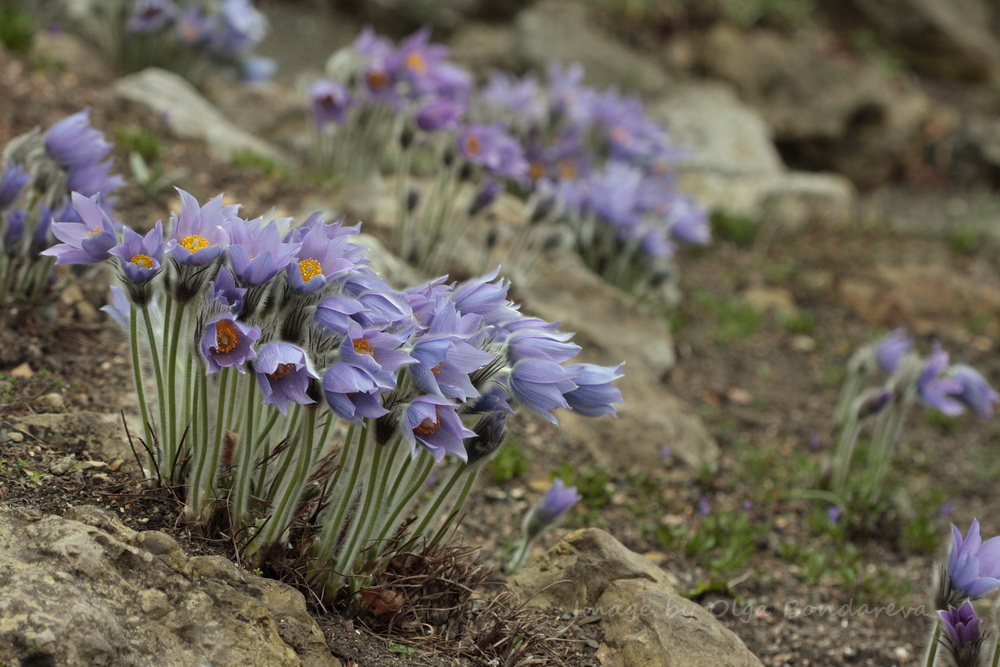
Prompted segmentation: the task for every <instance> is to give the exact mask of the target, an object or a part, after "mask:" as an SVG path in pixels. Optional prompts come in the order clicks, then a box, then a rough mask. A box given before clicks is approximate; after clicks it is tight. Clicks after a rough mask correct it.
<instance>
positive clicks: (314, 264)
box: [299, 259, 323, 283]
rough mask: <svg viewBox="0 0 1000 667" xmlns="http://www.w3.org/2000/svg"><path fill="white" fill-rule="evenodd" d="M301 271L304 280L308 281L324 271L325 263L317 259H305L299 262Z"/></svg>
mask: <svg viewBox="0 0 1000 667" xmlns="http://www.w3.org/2000/svg"><path fill="white" fill-rule="evenodd" d="M299 273H301V274H302V282H304V283H307V282H309V281H310V280H312V279H313V278H315V277H316V276H318V275H319V274H321V273H323V265H322V264H320V263H319V262H318V261H316V260H315V259H304V260H302V261H301V262H299Z"/></svg>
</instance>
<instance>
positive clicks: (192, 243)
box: [181, 234, 212, 252]
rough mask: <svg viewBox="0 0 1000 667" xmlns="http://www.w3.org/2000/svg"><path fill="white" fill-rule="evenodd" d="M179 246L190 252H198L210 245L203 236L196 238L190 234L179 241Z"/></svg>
mask: <svg viewBox="0 0 1000 667" xmlns="http://www.w3.org/2000/svg"><path fill="white" fill-rule="evenodd" d="M181 245H182V246H184V247H185V248H187V249H188V250H189V251H191V252H198V251H199V250H201V249H202V248H207V247H208V246H210V245H212V244H211V243H209V242H208V239H206V238H205V237H204V236H198V235H197V234H192V235H190V236H185V237H184V238H182V239H181Z"/></svg>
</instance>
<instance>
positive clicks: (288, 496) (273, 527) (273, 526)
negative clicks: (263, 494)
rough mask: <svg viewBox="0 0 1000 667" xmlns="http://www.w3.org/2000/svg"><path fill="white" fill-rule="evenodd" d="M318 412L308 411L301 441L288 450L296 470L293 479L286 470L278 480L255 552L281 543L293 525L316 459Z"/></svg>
mask: <svg viewBox="0 0 1000 667" xmlns="http://www.w3.org/2000/svg"><path fill="white" fill-rule="evenodd" d="M317 410H318V408H317V407H316V406H310V407H306V408H305V419H303V420H302V427H301V428H300V429H299V432H298V438H296V440H295V441H294V442H290V443H289V447H288V449H287V450H285V458H286V461H287V462H291V461H292V460H294V461H295V468H294V471H293V473H292V474H291V475H290V476H289V475H288V473H287V468H284V469H283V470H282V472H281V473H280V474H279V475H278V477H277V479H278V480H279V481H280V486H279V487H278V490H277V492H276V493H275V494H274V496H273V497H274V501H273V502H272V505H271V507H272V510H271V512H270V516H269V517H268V519H267V524H266V525H265V526H264V527H263V528H262V529H261V531H260V533H261V534H260V535H259V537H258V539H257V540H256V543H255V545H254V547H255V548H256V549H259V548H260V547H262V546H266V545H268V544H272V543H274V542H277V541H280V540H281V539H282V536H283V535H284V533H285V531H286V530H287V528H288V527H289V526H290V525H291V523H292V519H293V518H294V516H295V511H296V510H297V509H298V506H299V501H300V500H301V498H302V492H303V491H304V490H305V487H306V483H307V482H308V481H309V472H310V470H311V469H312V464H313V460H314V457H313V450H314V441H315V437H316V412H317Z"/></svg>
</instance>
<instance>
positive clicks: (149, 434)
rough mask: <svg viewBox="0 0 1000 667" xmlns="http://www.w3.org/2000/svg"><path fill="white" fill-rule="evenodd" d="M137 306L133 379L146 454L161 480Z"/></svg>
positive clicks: (132, 329) (132, 322) (132, 321)
mask: <svg viewBox="0 0 1000 667" xmlns="http://www.w3.org/2000/svg"><path fill="white" fill-rule="evenodd" d="M136 310H137V309H136V307H135V304H131V305H130V306H129V322H128V333H129V343H130V345H131V346H132V377H133V379H134V380H135V392H136V394H137V395H138V396H139V411H140V412H141V414H142V433H143V437H144V438H146V452H147V453H148V454H149V456H150V459H151V460H150V463H152V465H153V472H154V473H155V474H156V478H157V480H159V481H162V480H161V479H160V473H159V470H160V466H159V462H158V461H157V460H156V450H155V449H154V447H155V446H156V443H154V442H153V429H152V425H151V424H150V421H149V406H147V405H146V388H145V386H144V385H143V380H142V365H141V364H140V363H139V326H138V322H137V321H136V320H137V318H138V315H139V314H138V313H137V312H136Z"/></svg>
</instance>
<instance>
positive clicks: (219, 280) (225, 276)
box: [210, 266, 247, 313]
mask: <svg viewBox="0 0 1000 667" xmlns="http://www.w3.org/2000/svg"><path fill="white" fill-rule="evenodd" d="M246 292H247V291H246V289H245V288H243V287H237V286H236V279H235V278H234V277H233V274H232V272H231V271H230V270H229V269H228V268H227V267H225V266H223V267H221V268H220V269H219V273H218V275H216V276H215V280H214V281H212V283H211V287H210V293H211V295H212V298H213V299H215V301H216V302H217V303H219V304H220V305H222V306H223V307H225V309H226V310H228V311H229V312H230V313H238V312H240V310H241V309H242V308H243V297H244V296H245V295H246Z"/></svg>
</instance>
